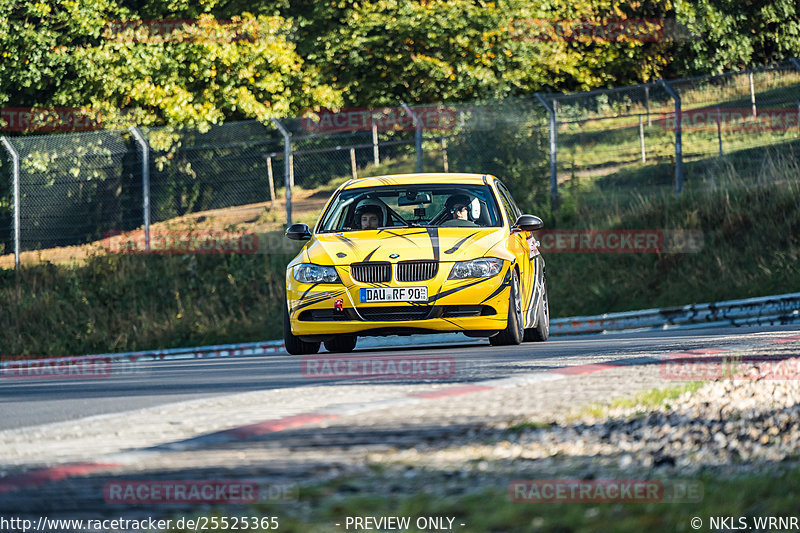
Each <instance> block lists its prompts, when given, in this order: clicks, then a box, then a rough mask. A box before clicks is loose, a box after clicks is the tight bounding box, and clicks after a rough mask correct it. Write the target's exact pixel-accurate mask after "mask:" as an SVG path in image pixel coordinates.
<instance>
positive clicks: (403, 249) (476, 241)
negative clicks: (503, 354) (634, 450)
mask: <svg viewBox="0 0 800 533" xmlns="http://www.w3.org/2000/svg"><path fill="white" fill-rule="evenodd" d="M541 227H542V220H541V219H540V218H538V217H535V216H533V215H525V214H522V212H520V210H519V208H518V207H517V205H516V204H515V203H514V199H513V198H512V197H511V194H510V193H509V191H508V189H507V188H506V187H505V185H503V183H502V182H501V181H500V180H498V179H497V178H495V177H494V176H490V175H482V174H449V173H448V174H407V175H395V176H379V177H372V178H361V179H355V180H350V181H348V182H347V183H345V184H344V185H342V186H341V187H339V189H337V190H336V192H335V193H334V194H333V195H332V196H331V199H330V200H329V201H328V203H327V205H326V206H325V208H324V209H323V211H322V215H321V216H320V218H319V220H318V221H317V224H316V226H315V227H314V229H313V231H312V230H311V229H310V228H309V227H308V226H307V225H306V224H293V225H292V226H290V227H289V228H288V229H287V230H286V236H287V237H288V238H290V239H294V240H307V241H308V243H306V245H305V246H304V247H303V249H302V250H301V251H300V253H299V254H298V255H297V257H295V258H294V259H293V260H292V261H291V262H290V263H289V265H288V267H287V268H286V304H285V306H284V341H285V345H286V350H287V351H288V352H289V353H290V354H294V355H300V354H312V353H316V352H317V351H318V350H319V347H320V343H324V344H325V348H326V349H327V350H328V351H331V352H349V351H351V350H353V349H354V348H355V346H356V342H357V339H358V337H359V336H375V335H409V334H419V333H442V332H461V333H464V334H466V335H469V336H471V337H488V338H489V341H490V342H491V343H492V344H493V345H510V344H519V343H521V342H522V341H544V340H546V339H547V337H548V335H549V331H550V313H549V307H548V303H547V285H546V281H545V268H544V259H543V257H542V255H541V253H539V249H538V244H539V243H538V241H537V240H536V237H535V236H534V235H533V232H534V231H536V230H538V229H540V228H541Z"/></svg>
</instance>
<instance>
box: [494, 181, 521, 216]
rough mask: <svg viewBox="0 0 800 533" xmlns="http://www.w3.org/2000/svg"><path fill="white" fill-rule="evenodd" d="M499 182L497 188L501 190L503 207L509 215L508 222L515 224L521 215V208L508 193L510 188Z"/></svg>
mask: <svg viewBox="0 0 800 533" xmlns="http://www.w3.org/2000/svg"><path fill="white" fill-rule="evenodd" d="M496 183H497V190H498V192H500V202H501V203H502V204H503V209H505V211H506V215H508V223H509V225H513V224H514V222H516V221H517V219H518V218H519V215H520V211H519V208H518V207H517V206H516V204H515V203H514V200H512V199H511V195H510V194H509V193H508V189H506V187H505V185H503V184H502V183H500V182H499V181H498V182H496Z"/></svg>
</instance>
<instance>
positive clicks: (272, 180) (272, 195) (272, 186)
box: [267, 154, 275, 208]
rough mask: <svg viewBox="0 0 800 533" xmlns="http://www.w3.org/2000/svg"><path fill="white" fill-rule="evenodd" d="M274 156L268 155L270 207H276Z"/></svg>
mask: <svg viewBox="0 0 800 533" xmlns="http://www.w3.org/2000/svg"><path fill="white" fill-rule="evenodd" d="M272 156H273V154H267V179H268V180H269V206H270V208H272V207H275V178H274V177H273V176H272Z"/></svg>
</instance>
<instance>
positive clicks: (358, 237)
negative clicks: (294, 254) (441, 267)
mask: <svg viewBox="0 0 800 533" xmlns="http://www.w3.org/2000/svg"><path fill="white" fill-rule="evenodd" d="M503 235H504V230H503V228H479V227H476V228H462V227H445V228H424V227H422V228H391V229H380V230H365V231H348V232H343V233H322V234H317V235H315V236H314V239H313V240H312V241H311V242H310V243H309V246H308V248H307V249H306V253H307V254H308V255H307V258H308V261H309V262H311V263H316V264H323V265H325V264H327V265H349V264H350V263H359V262H362V261H391V262H397V261H408V260H414V259H428V260H430V259H435V260H439V261H462V260H465V259H474V258H476V257H482V256H483V255H485V254H486V252H487V251H488V250H489V249H490V248H492V246H494V245H495V244H496V243H497V242H499V241H500V240H501V239H502V238H503ZM391 255H395V257H391Z"/></svg>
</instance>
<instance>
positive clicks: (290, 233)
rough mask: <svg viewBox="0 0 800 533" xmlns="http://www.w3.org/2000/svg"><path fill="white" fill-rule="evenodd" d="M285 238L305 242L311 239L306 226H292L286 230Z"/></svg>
mask: <svg viewBox="0 0 800 533" xmlns="http://www.w3.org/2000/svg"><path fill="white" fill-rule="evenodd" d="M286 236H287V237H289V238H290V239H292V240H293V241H307V240H309V239H310V238H311V231H310V230H309V229H308V225H306V224H292V225H291V226H289V227H288V228H286Z"/></svg>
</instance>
